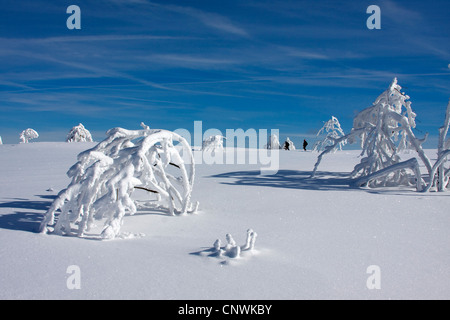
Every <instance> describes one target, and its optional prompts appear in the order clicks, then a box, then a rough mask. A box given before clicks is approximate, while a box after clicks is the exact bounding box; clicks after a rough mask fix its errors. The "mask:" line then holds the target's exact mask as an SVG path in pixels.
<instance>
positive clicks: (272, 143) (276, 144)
mask: <svg viewBox="0 0 450 320" xmlns="http://www.w3.org/2000/svg"><path fill="white" fill-rule="evenodd" d="M266 149H281V145H280V140H278V136H277V135H276V134H271V135H270V137H269V141H268V142H267V144H266Z"/></svg>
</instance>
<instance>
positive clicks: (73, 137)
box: [66, 123, 92, 142]
mask: <svg viewBox="0 0 450 320" xmlns="http://www.w3.org/2000/svg"><path fill="white" fill-rule="evenodd" d="M66 141H67V142H92V135H91V133H90V132H89V130H88V129H86V128H85V127H84V126H83V124H81V123H80V124H79V125H77V126H75V127H73V128H72V129H70V131H69V134H68V135H67V139H66Z"/></svg>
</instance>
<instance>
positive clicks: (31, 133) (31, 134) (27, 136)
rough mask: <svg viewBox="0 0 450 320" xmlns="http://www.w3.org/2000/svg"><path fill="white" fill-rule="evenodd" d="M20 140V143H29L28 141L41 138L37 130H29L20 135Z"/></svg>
mask: <svg viewBox="0 0 450 320" xmlns="http://www.w3.org/2000/svg"><path fill="white" fill-rule="evenodd" d="M19 138H20V143H28V141H29V140H31V139H36V138H39V134H38V133H37V132H36V131H35V130H33V129H31V128H28V129H25V130H23V131H22V132H21V133H20V136H19Z"/></svg>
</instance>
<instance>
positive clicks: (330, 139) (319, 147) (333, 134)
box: [313, 116, 347, 152]
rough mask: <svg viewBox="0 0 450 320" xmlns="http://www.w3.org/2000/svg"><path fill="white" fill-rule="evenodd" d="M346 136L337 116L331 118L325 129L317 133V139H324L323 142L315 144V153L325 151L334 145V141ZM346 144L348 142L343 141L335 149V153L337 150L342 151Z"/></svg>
mask: <svg viewBox="0 0 450 320" xmlns="http://www.w3.org/2000/svg"><path fill="white" fill-rule="evenodd" d="M344 135H345V133H344V130H342V128H341V124H340V123H339V120H338V119H337V118H336V117H335V116H331V119H330V120H328V121H327V122H325V123H324V125H323V127H322V128H321V129H320V130H319V131H318V132H317V137H319V136H324V137H323V139H322V140H319V141H317V142H316V143H315V144H314V147H313V151H317V152H320V151H323V150H324V149H325V147H327V146H331V145H333V144H334V141H336V140H337V139H339V138H340V137H343V136H344ZM346 143H347V141H346V140H343V141H341V142H340V143H339V145H338V147H337V148H334V149H333V151H336V150H337V149H339V150H342V147H343V146H345V145H346Z"/></svg>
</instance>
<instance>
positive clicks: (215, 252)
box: [191, 229, 258, 265]
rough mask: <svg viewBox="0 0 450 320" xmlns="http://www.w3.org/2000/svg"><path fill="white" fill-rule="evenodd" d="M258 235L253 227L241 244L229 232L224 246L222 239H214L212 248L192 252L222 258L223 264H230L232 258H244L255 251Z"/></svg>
mask: <svg viewBox="0 0 450 320" xmlns="http://www.w3.org/2000/svg"><path fill="white" fill-rule="evenodd" d="M257 236H258V234H257V233H256V232H254V231H253V230H252V229H248V230H247V238H246V241H245V244H243V245H241V246H239V245H237V244H236V241H235V240H234V238H233V236H232V235H231V234H229V233H227V234H226V235H225V238H226V241H227V243H226V245H225V246H222V241H221V240H220V239H217V240H216V241H214V243H213V246H212V247H211V248H208V249H206V250H202V251H199V252H193V253H191V254H195V255H199V256H208V257H216V258H221V259H222V261H221V264H222V265H223V264H228V260H230V259H233V260H234V259H238V258H242V257H244V256H245V255H247V254H249V253H253V252H254V248H255V242H256V237H257Z"/></svg>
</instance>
